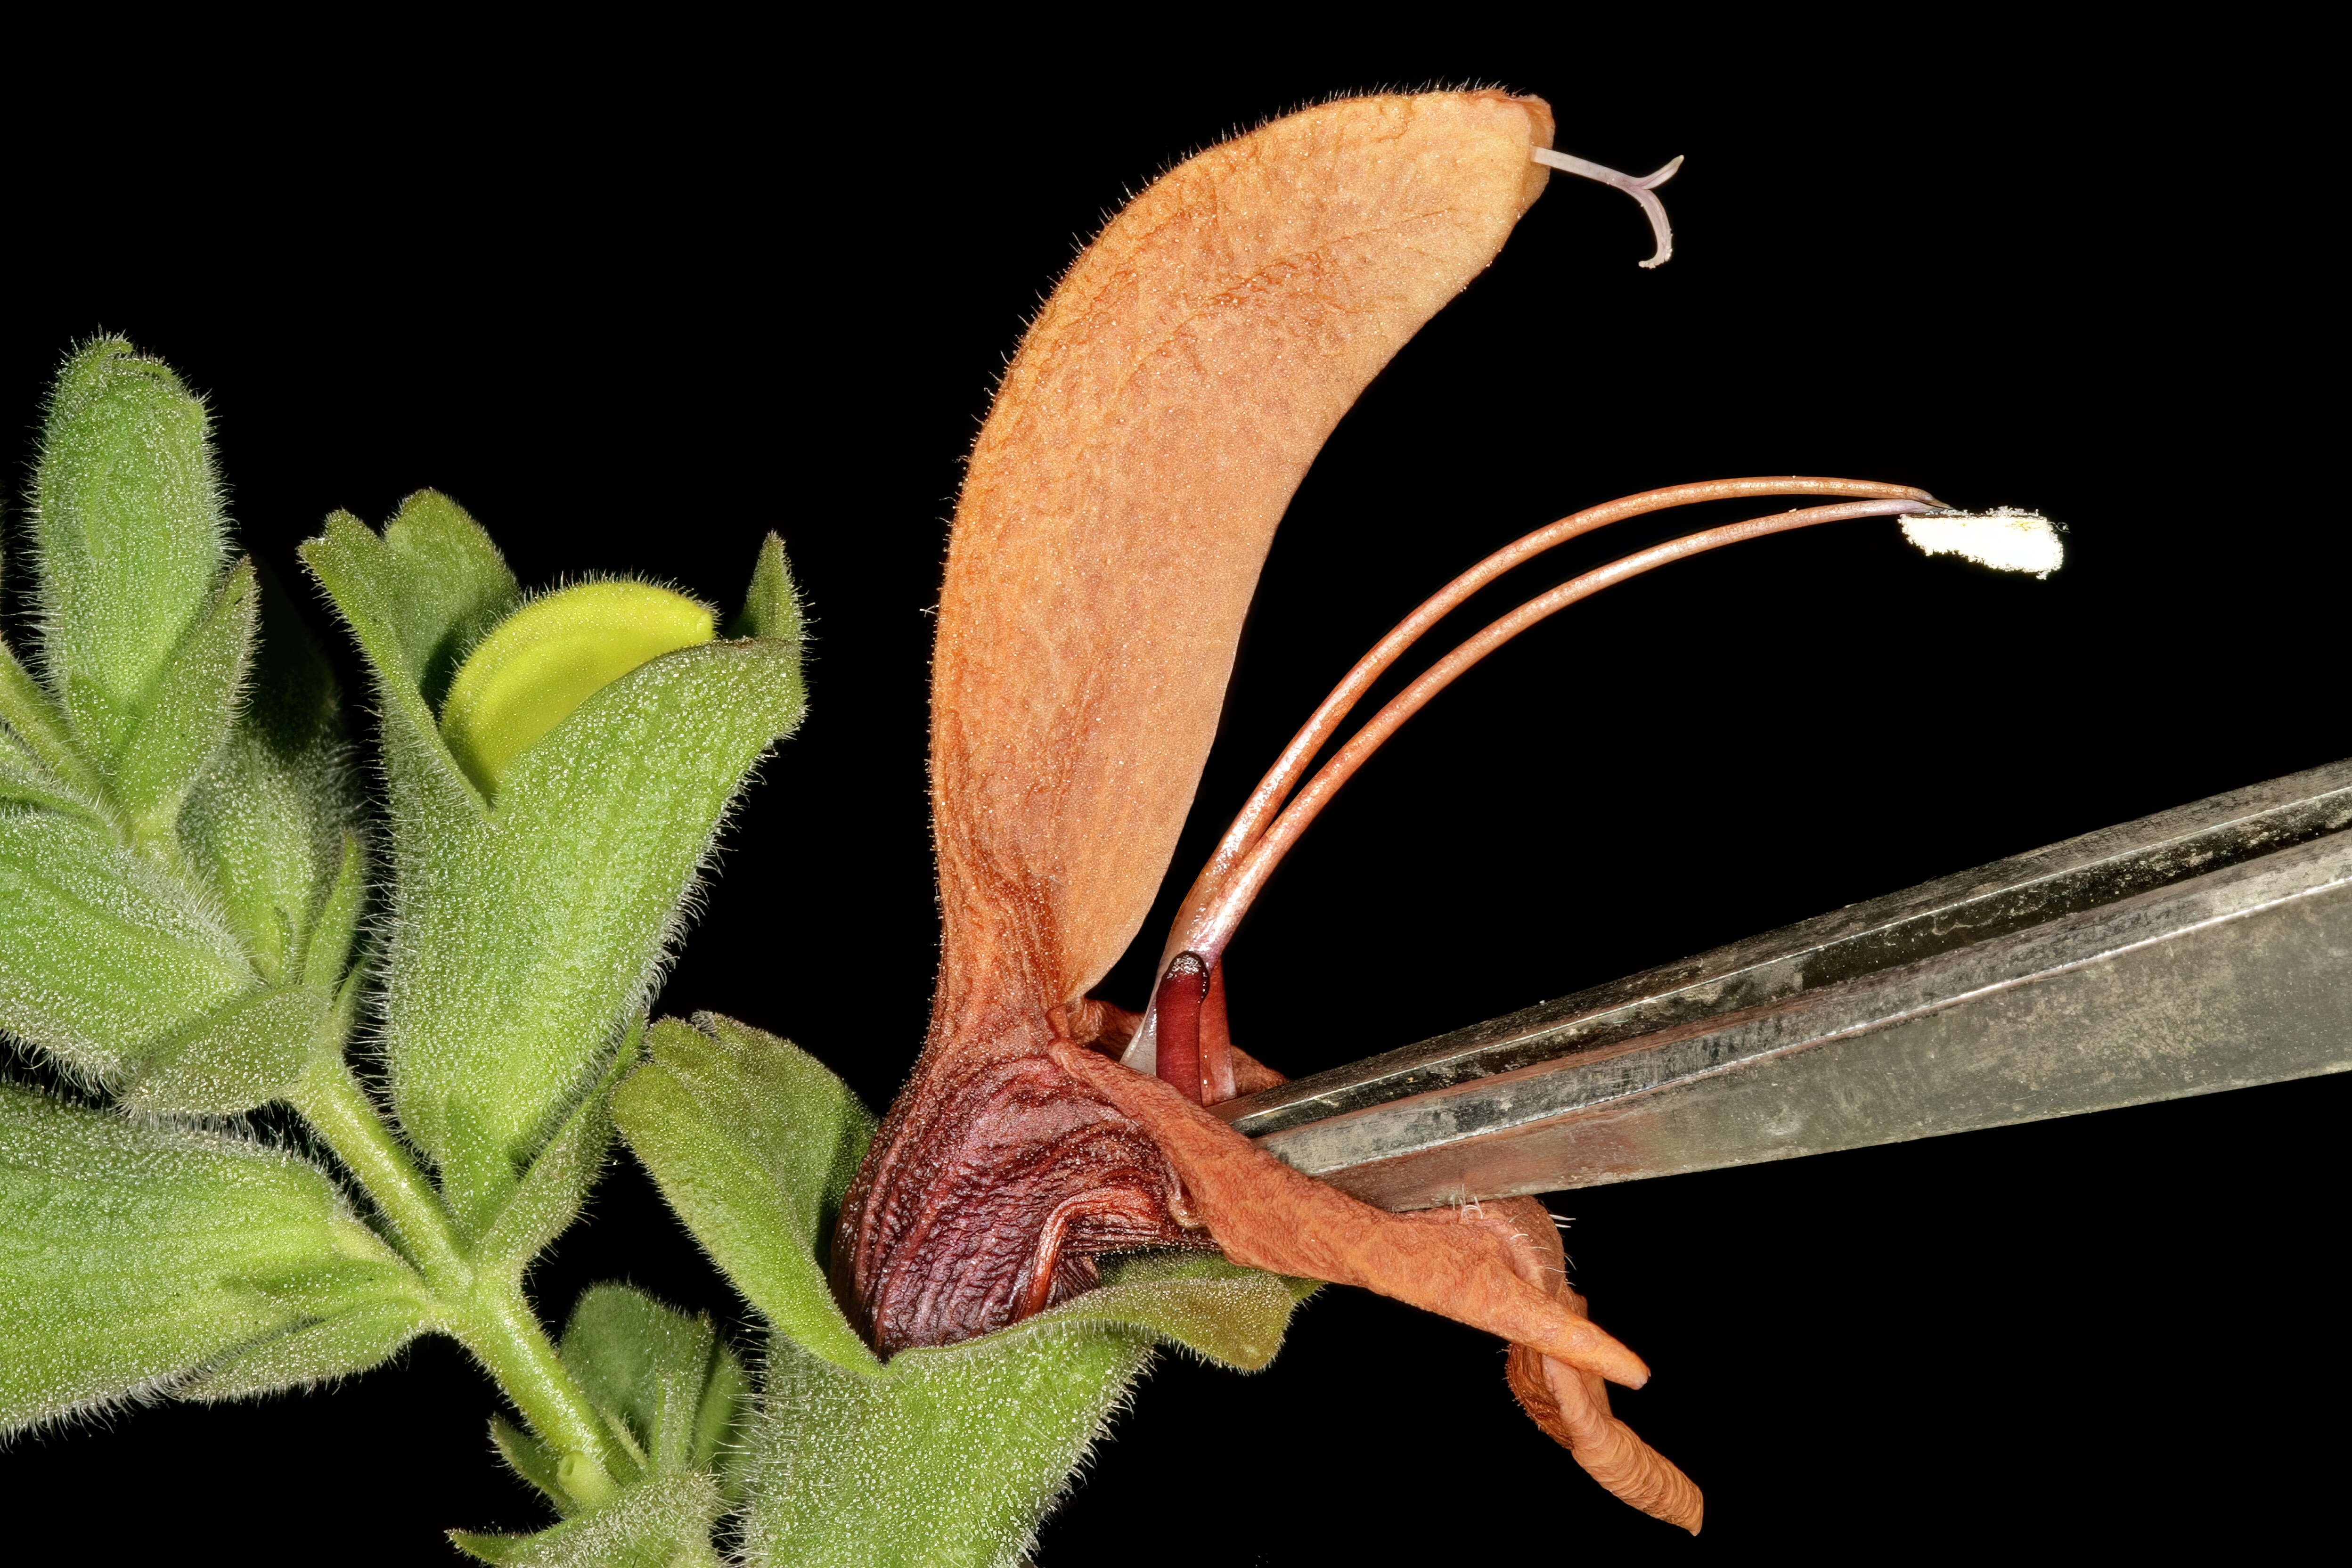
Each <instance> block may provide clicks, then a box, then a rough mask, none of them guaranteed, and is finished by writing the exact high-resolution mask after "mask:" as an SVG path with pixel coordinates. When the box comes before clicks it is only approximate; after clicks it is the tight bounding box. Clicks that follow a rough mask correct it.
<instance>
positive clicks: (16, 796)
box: [0, 729, 113, 826]
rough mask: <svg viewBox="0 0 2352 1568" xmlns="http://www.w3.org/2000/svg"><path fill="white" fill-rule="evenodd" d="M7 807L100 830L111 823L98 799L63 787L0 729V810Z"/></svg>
mask: <svg viewBox="0 0 2352 1568" xmlns="http://www.w3.org/2000/svg"><path fill="white" fill-rule="evenodd" d="M11 807H16V808H29V809H32V810H35V811H51V812H58V813H61V814H63V815H65V816H71V817H77V818H80V819H82V820H85V821H88V822H90V823H93V824H98V825H101V826H105V825H109V824H110V823H111V822H112V821H113V816H112V813H111V810H110V807H109V806H108V805H106V803H105V801H104V800H103V799H102V798H101V797H100V796H99V795H96V794H95V793H94V792H87V791H83V790H79V789H77V788H75V787H74V786H73V785H71V784H68V783H66V782H65V781H64V780H63V779H61V778H60V777H58V773H57V772H56V771H55V770H54V769H52V768H50V767H49V766H48V765H47V763H45V762H43V761H42V759H41V758H40V757H39V756H37V755H36V754H35V753H34V752H33V750H32V749H31V748H30V747H29V746H27V745H26V744H25V742H23V741H22V740H21V739H20V738H19V737H18V736H17V735H16V733H15V732H14V731H10V730H6V729H0V810H6V809H9V808H11Z"/></svg>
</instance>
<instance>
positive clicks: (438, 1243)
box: [291, 1052, 474, 1295]
mask: <svg viewBox="0 0 2352 1568" xmlns="http://www.w3.org/2000/svg"><path fill="white" fill-rule="evenodd" d="M320 1058H321V1059H320V1063H319V1065H318V1066H317V1067H316V1068H313V1069H312V1070H311V1071H310V1073H309V1074H308V1075H307V1076H306V1077H305V1078H304V1079H302V1081H301V1083H300V1084H299V1085H298V1086H297V1087H296V1089H295V1090H294V1093H293V1095H292V1096H291V1098H292V1100H293V1101H294V1109H295V1110H299V1111H300V1112H301V1113H302V1115H303V1117H304V1118H305V1119H306V1120H307V1121H309V1122H310V1125H311V1126H312V1127H314V1128H316V1129H317V1130H318V1132H319V1136H320V1137H321V1138H323V1139H325V1140H326V1142H327V1147H328V1148H330V1149H332V1150H333V1151H334V1152H335V1157H336V1158H337V1159H339V1160H341V1161H342V1163H343V1165H344V1167H345V1168H346V1169H347V1170H349V1171H350V1172H351V1173H352V1175H353V1176H355V1177H357V1178H358V1179H359V1184H360V1185H361V1186H362V1187H364V1188H366V1189H367V1194H368V1196H369V1197H371V1198H373V1199H374V1200H375V1205H376V1207H377V1208H378V1209H380V1210H381V1211H383V1217H384V1218H385V1220H387V1221H388V1222H390V1224H391V1226H392V1228H393V1230H394V1233H395V1235H396V1237H397V1239H398V1240H399V1241H400V1243H401V1247H402V1249H403V1250H404V1251H405V1252H406V1253H407V1254H408V1256H409V1258H410V1260H411V1261H412V1262H414V1263H415V1265H416V1268H417V1271H418V1272H419V1273H421V1274H423V1275H424V1276H425V1283H427V1284H428V1285H430V1286H432V1288H433V1289H434V1293H435V1294H436V1295H443V1294H454V1295H468V1294H470V1293H471V1292H472V1289H473V1285H474V1269H473V1261H472V1259H471V1258H467V1256H466V1248H465V1247H464V1245H463V1244H462V1243H461V1242H459V1241H458V1239H457V1227H456V1226H453V1225H451V1224H450V1223H449V1211H448V1210H447V1209H446V1207H444V1206H443V1205H442V1203H441V1196H440V1194H438V1193H436V1192H435V1191H434V1190H433V1184H432V1183H431V1182H429V1181H428V1180H426V1179H425V1173H424V1172H423V1171H421V1170H419V1169H417V1166H416V1162H415V1160H413V1159H411V1158H410V1157H409V1153H408V1151H407V1149H406V1148H404V1147H403V1146H402V1144H401V1142H400V1140H399V1139H397V1138H395V1137H394V1136H393V1131H392V1129H391V1128H389V1127H387V1126H385V1125H384V1121H383V1117H382V1116H380V1115H378V1114H377V1113H376V1109H375V1104H374V1102H373V1100H369V1098H368V1095H367V1091H366V1090H365V1089H362V1088H361V1087H360V1085H359V1080H358V1079H354V1078H353V1077H352V1069H351V1068H348V1067H346V1066H345V1065H344V1064H343V1062H342V1060H341V1056H340V1055H339V1054H338V1053H334V1052H321V1053H320Z"/></svg>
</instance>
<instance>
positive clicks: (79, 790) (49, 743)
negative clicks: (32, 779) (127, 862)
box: [0, 639, 105, 802]
mask: <svg viewBox="0 0 2352 1568" xmlns="http://www.w3.org/2000/svg"><path fill="white" fill-rule="evenodd" d="M0 731H4V732H5V734H7V735H8V736H9V737H10V738H11V739H12V741H13V742H15V743H16V745H18V746H20V747H21V748H22V749H23V750H24V751H25V752H26V753H27V754H29V755H30V756H31V757H33V758H34V759H36V760H37V762H38V763H39V764H40V766H41V768H42V770H43V771H44V772H45V773H47V774H48V775H50V776H52V777H54V778H55V779H57V780H58V782H59V783H60V784H62V785H63V786H64V787H66V788H68V789H70V790H71V791H72V792H73V793H74V794H75V795H77V796H78V797H79V798H81V799H84V800H87V801H91V802H96V801H98V800H100V798H102V797H103V795H104V794H105V790H104V787H103V786H102V785H101V784H100V782H99V777H98V774H97V773H96V771H95V770H93V769H92V768H91V767H90V765H89V760H88V759H87V758H85V757H84V756H83V755H82V754H81V752H79V750H77V749H76V748H75V746H74V743H73V737H72V735H71V734H70V733H68V731H67V729H66V721H65V716H64V715H63V714H61V713H59V712H58V708H57V704H56V703H54V702H52V701H51V700H49V694H48V693H47V691H45V690H43V689H41V683H40V682H39V681H37V680H36V679H33V673H32V671H30V670H28V669H26V668H25V667H24V665H23V664H21V663H19V662H18V661H17V658H16V653H15V652H14V651H13V650H12V649H10V648H9V647H8V645H7V643H6V641H5V639H0ZM0 798H5V797H0Z"/></svg>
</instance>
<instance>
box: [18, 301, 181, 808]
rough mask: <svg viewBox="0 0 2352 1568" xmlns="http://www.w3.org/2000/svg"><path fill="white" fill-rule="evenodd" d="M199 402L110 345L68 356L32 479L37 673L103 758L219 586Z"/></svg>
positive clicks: (142, 707) (150, 365)
mask: <svg viewBox="0 0 2352 1568" xmlns="http://www.w3.org/2000/svg"><path fill="white" fill-rule="evenodd" d="M208 425H209V420H208V419H207V417H206V416H205V407H204V404H203V403H202V402H201V401H200V400H199V399H197V398H196V397H195V396H194V395H191V394H190V393H189V391H188V390H187V388H186V387H184V386H183V385H182V384H181V383H180V379H179V377H177V376H176V375H173V374H172V372H171V371H170V370H169V369H168V368H167V367H166V366H164V365H163V363H162V362H160V361H157V360H152V359H144V358H142V357H141V356H140V355H139V354H138V353H137V351H135V350H134V349H132V348H131V345H130V344H129V343H128V342H124V341H123V340H122V339H121V338H100V339H99V340H97V341H95V342H91V343H90V344H89V345H88V346H87V347H85V348H83V349H81V350H80V351H79V352H78V353H75V354H74V355H73V356H72V357H71V358H70V359H68V360H67V362H66V363H65V367H64V369H63V370H61V371H60V372H59V373H58V382H57V387H56V390H55V391H54V392H53V393H52V394H51V395H50V398H49V406H48V414H47V420H46V421H45V422H44V426H43V428H42V432H41V458H40V464H39V468H38V469H37V473H36V477H35V479H34V485H33V490H34V497H33V499H34V542H35V553H36V556H37V560H38V563H39V568H40V626H41V651H42V664H43V666H44V668H45V670H46V672H47V677H48V680H49V685H50V689H52V691H54V692H55V693H56V695H57V697H58V701H59V706H60V707H61V708H62V709H63V710H64V712H65V716H66V719H67V722H68V726H69V728H70V729H71V731H72V732H73V733H74V734H75V735H76V736H77V737H79V741H80V742H81V745H82V747H83V748H84V749H85V750H86V751H87V752H89V755H90V756H91V757H92V759H93V760H96V761H98V762H100V763H111V762H112V761H113V760H114V759H115V758H116V757H117V756H118V754H119V753H120V752H121V748H122V746H123V744H124V743H125V742H126V741H127V740H128V739H129V738H130V736H131V732H132V731H133V730H134V729H135V728H136V726H137V725H138V722H139V721H140V719H141V717H142V714H143V713H144V712H145V711H146V710H147V708H148V705H149V702H150V699H151V695H152V691H153V689H154V688H155V685H156V682H157V681H158V679H160V678H161V677H162V676H163V671H164V667H165V666H166V665H167V664H168V663H169V662H170V661H171V660H172V658H173V655H174V653H175V652H176V651H177V650H178V649H179V647H180V646H181V643H182V641H183V639H184V638H185V637H186V636H187V633H188V630H189V628H190V626H193V625H194V623H195V621H196V620H197V618H198V617H199V616H201V615H202V614H203V612H204V608H205V604H206V602H207V601H209V600H210V599H211V598H212V597H213V590H214V587H215V584H217V583H218V582H219V579H220V574H221V567H222V564H223V553H224V550H225V547H226V524H225V522H224V520H223V517H222V510H221V498H220V484H219V481H218V479H216V478H215V475H214V472H213V459H212V449H211V442H210V440H209V438H208V436H209V432H208Z"/></svg>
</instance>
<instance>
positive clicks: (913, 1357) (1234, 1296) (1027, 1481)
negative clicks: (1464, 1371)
mask: <svg viewBox="0 0 2352 1568" xmlns="http://www.w3.org/2000/svg"><path fill="white" fill-rule="evenodd" d="M1104 1278H1105V1283H1104V1284H1103V1285H1102V1286H1101V1287H1100V1288H1098V1289H1094V1290H1090V1291H1087V1292H1086V1293H1085V1294H1084V1295H1081V1296H1079V1297H1077V1298H1076V1299H1075V1300H1070V1301H1067V1302H1066V1303H1064V1304H1063V1305H1061V1306H1059V1307H1056V1308H1055V1309H1053V1310H1050V1311H1046V1312H1042V1313H1040V1314H1038V1315H1037V1316H1036V1317H1034V1318H1031V1319H1029V1320H1027V1321H1024V1322H1021V1323H1017V1324H1015V1325H1013V1327H1011V1328H1009V1329H1002V1330H999V1331H997V1332H995V1333H992V1334H986V1335H982V1337H981V1338H979V1339H975V1340H967V1341H966V1342H963V1343H962V1344H960V1345H950V1346H948V1347H946V1348H944V1349H939V1350H909V1351H901V1352H898V1354H897V1355H895V1356H893V1357H891V1358H890V1363H889V1365H888V1367H887V1369H885V1370H883V1371H882V1372H880V1373H857V1372H855V1371H852V1370H851V1369H849V1368H847V1367H844V1366H841V1365H839V1364H838V1363H835V1362H833V1361H831V1360H829V1359H826V1358H824V1357H822V1356H818V1355H814V1354H812V1353H810V1352H808V1351H805V1350H803V1349H802V1348H801V1347H800V1346H798V1345H796V1344H793V1343H792V1342H790V1341H788V1340H786V1339H784V1338H783V1337H782V1336H781V1335H779V1336H777V1337H776V1338H775V1339H774V1340H773V1341H772V1342H771V1345H770V1350H769V1356H768V1364H767V1375H766V1388H765V1390H764V1392H763V1394H762V1397H761V1408H760V1414H759V1416H758V1419H757V1422H756V1424H755V1426H754V1428H753V1436H752V1442H751V1458H750V1459H749V1461H748V1463H747V1468H746V1472H745V1486H746V1490H747V1492H748V1495H749V1497H750V1500H751V1505H750V1513H749V1521H748V1525H747V1530H746V1540H745V1546H746V1551H747V1554H748V1556H749V1557H750V1560H751V1561H752V1562H754V1563H795V1564H800V1563H808V1564H818V1563H822V1564H842V1565H847V1564H853V1563H855V1564H877V1565H880V1564H902V1563H903V1564H908V1565H912V1564H925V1565H929V1564H933V1563H939V1564H967V1563H968V1564H972V1565H975V1568H978V1565H982V1564H990V1565H992V1564H998V1563H1013V1562H1017V1561H1018V1560H1019V1559H1020V1557H1021V1554H1022V1553H1023V1552H1024V1551H1026V1550H1027V1548H1028V1546H1029V1544H1030V1542H1032V1540H1033V1539H1034V1534H1035V1531H1036V1527H1037V1523H1038V1521H1040V1520H1042V1519H1043V1518H1044V1517H1045V1514H1046V1513H1047V1512H1048V1511H1049V1510H1051V1508H1052V1507H1053V1505H1054V1503H1055V1500H1058V1499H1059V1498H1060V1496H1061V1495H1062V1492H1063V1491H1064V1489H1066V1487H1067V1485H1068V1483H1069V1478H1070V1476H1071V1474H1072V1472H1073V1471H1074V1470H1076V1468H1077V1466H1078V1465H1079V1463H1080V1462H1081V1461H1082V1460H1083V1459H1084V1458H1085V1456H1086V1453H1087V1449H1088V1448H1089V1447H1092V1445H1093V1443H1094V1442H1095V1440H1096V1438H1097V1436H1100V1435H1101V1432H1102V1430H1103V1427H1104V1426H1105V1425H1106V1424H1107V1423H1108V1420H1109V1418H1110V1416H1111V1415H1112V1413H1113V1412H1114V1411H1116V1410H1117V1409H1118V1407H1119V1405H1120V1404H1121V1402H1122V1400H1123V1398H1124V1395H1125V1394H1126V1391H1127V1388H1128V1386H1129V1384H1131V1383H1132V1382H1133V1381H1134V1379H1135V1377H1136V1375H1137V1374H1138V1373H1140V1372H1141V1371H1142V1370H1143V1369H1144V1367H1145V1366H1146V1365H1147V1364H1148V1363H1150V1358H1151V1351H1152V1347H1153V1345H1154V1344H1155V1343H1159V1342H1172V1343H1175V1344H1179V1345H1182V1346H1184V1347H1186V1348H1188V1349H1190V1350H1192V1351H1194V1352H1198V1353H1199V1354H1201V1355H1202V1356H1205V1357H1206V1358H1208V1359H1210V1360H1212V1361H1217V1362H1222V1363H1224V1364H1227V1365H1230V1366H1234V1367H1236V1368H1239V1369H1241V1370H1244V1371H1255V1370H1256V1369H1258V1368H1259V1367H1262V1366H1264V1365H1265V1363H1266V1362H1267V1361H1269V1360H1271V1359H1272V1357H1273V1355H1274V1352H1275V1351H1276V1348H1277V1347H1279V1345H1280V1344H1281V1342H1282V1335H1283V1330H1284V1328H1285V1326H1286V1324H1287V1323H1288V1321H1289V1318H1290V1313H1291V1310H1292V1308H1293V1307H1294V1306H1295V1305H1296V1304H1297V1301H1298V1300H1301V1299H1302V1297H1303V1294H1304V1293H1305V1291H1307V1290H1309V1289H1312V1288H1313V1286H1312V1282H1310V1281H1296V1282H1294V1281H1288V1280H1285V1279H1279V1278H1277V1277H1276V1276H1274V1275H1271V1274H1262V1273H1259V1272H1257V1271H1256V1270H1254V1269H1247V1268H1237V1267H1235V1266H1234V1265H1232V1264H1229V1263H1226V1262H1224V1261H1223V1260H1222V1259H1218V1258H1207V1257H1202V1256H1200V1255H1197V1254H1195V1255H1186V1254H1176V1255H1167V1254H1151V1255H1144V1256H1139V1257H1136V1258H1128V1259H1124V1260H1120V1261H1118V1262H1115V1263H1114V1264H1112V1265H1111V1266H1110V1267H1108V1268H1106V1269H1105V1270H1104Z"/></svg>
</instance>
